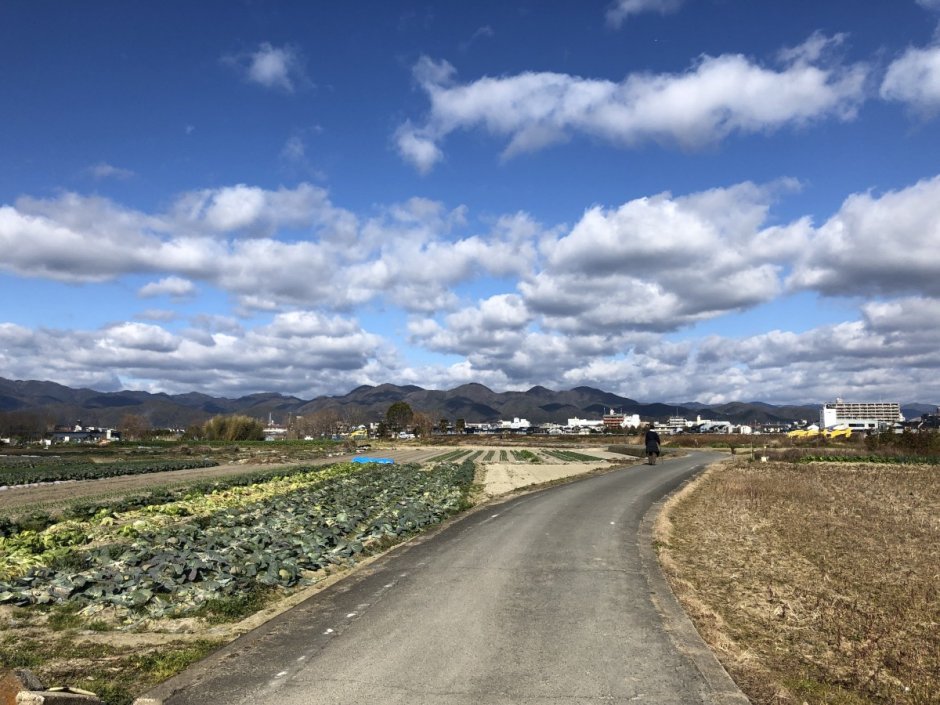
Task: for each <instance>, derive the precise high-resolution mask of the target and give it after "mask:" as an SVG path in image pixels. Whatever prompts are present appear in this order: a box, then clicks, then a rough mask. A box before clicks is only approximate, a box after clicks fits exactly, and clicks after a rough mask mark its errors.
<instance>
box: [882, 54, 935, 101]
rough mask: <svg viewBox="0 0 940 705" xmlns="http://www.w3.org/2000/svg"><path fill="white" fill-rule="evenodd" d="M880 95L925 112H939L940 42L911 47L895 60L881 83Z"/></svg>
mask: <svg viewBox="0 0 940 705" xmlns="http://www.w3.org/2000/svg"><path fill="white" fill-rule="evenodd" d="M881 97H882V98H884V99H885V100H891V101H896V102H900V103H905V104H907V105H908V106H909V107H910V108H911V109H912V110H914V111H915V112H918V113H922V114H925V115H934V114H936V113H937V112H938V111H940V45H934V46H931V47H927V48H924V49H916V48H910V49H908V50H907V51H905V52H904V53H903V54H902V55H901V56H900V57H898V58H897V59H895V60H894V61H893V62H892V63H891V65H890V66H888V70H887V72H886V73H885V77H884V80H882V82H881Z"/></svg>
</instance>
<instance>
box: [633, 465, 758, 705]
mask: <svg viewBox="0 0 940 705" xmlns="http://www.w3.org/2000/svg"><path fill="white" fill-rule="evenodd" d="M722 462H726V461H723V460H719V461H717V463H712V464H711V465H708V466H707V467H706V468H705V469H704V470H703V471H702V472H700V473H698V474H697V475H695V476H694V477H693V478H691V479H689V480H687V481H686V482H684V483H683V484H682V485H680V486H679V487H678V488H677V489H675V490H674V491H672V492H671V493H669V494H668V495H666V496H665V497H663V498H662V499H661V500H659V501H658V502H656V503H655V504H654V505H653V506H652V507H650V509H649V510H648V511H647V512H646V514H645V515H644V517H643V520H642V522H641V523H640V529H639V531H638V533H637V544H638V547H639V551H640V560H641V562H642V567H643V572H644V574H645V575H646V580H647V582H648V584H649V587H650V599H651V600H652V602H653V605H654V606H655V607H656V609H657V611H658V612H659V614H660V615H661V616H662V619H663V628H664V629H665V631H666V633H667V634H668V635H669V638H670V639H672V641H673V643H674V644H675V645H676V648H677V649H678V650H679V652H680V653H682V654H684V655H685V656H687V657H688V658H689V660H690V661H691V662H692V663H693V665H694V666H695V668H696V669H697V670H698V672H699V673H700V674H701V675H702V678H704V679H705V682H706V683H707V684H708V686H709V690H708V692H706V693H703V696H704V698H705V700H704V702H707V703H708V705H750V702H751V701H750V700H749V699H748V698H747V696H746V695H745V694H744V693H743V691H742V690H741V689H740V688H739V687H738V685H737V684H736V683H735V682H734V680H733V679H732V678H731V676H730V675H729V674H728V671H726V670H725V667H724V666H723V665H722V664H721V662H720V661H719V660H718V657H717V656H716V655H715V652H714V651H712V649H711V647H709V645H708V644H707V643H706V642H705V640H704V639H703V638H702V635H701V634H699V632H698V630H697V629H696V628H695V624H693V622H692V619H691V618H690V617H689V615H688V613H687V612H686V611H685V609H684V608H683V607H682V605H681V603H680V602H679V598H678V597H677V596H676V594H675V593H674V592H673V590H672V586H671V585H670V583H669V581H668V580H667V579H666V575H665V573H664V571H663V566H662V564H661V563H660V560H659V557H658V556H657V551H656V545H657V544H656V542H657V541H658V529H659V527H658V525H659V523H660V520H661V518H663V513H664V512H668V507H667V505H668V504H670V503H671V502H672V500H673V499H674V498H678V497H679V496H680V495H682V494H685V493H686V492H689V491H692V489H694V487H695V484H696V483H697V482H699V480H700V478H702V477H704V475H705V474H706V473H707V472H708V471H709V468H711V467H713V466H714V465H716V464H718V463H722Z"/></svg>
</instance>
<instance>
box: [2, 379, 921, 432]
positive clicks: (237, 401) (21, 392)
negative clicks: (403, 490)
mask: <svg viewBox="0 0 940 705" xmlns="http://www.w3.org/2000/svg"><path fill="white" fill-rule="evenodd" d="M396 401H404V402H406V403H408V404H409V405H410V406H411V407H412V408H413V409H414V410H415V411H420V412H422V413H425V414H427V415H428V416H430V417H431V419H432V421H433V422H434V423H437V421H438V420H439V419H441V418H445V419H448V420H449V421H454V420H456V419H458V418H462V419H464V421H466V422H468V423H479V422H492V421H497V420H499V419H511V418H513V417H520V418H526V419H528V420H529V421H530V422H532V423H545V422H556V423H564V422H565V421H567V419H569V418H573V417H579V418H595V419H596V418H600V416H602V415H603V414H604V413H607V412H608V411H610V410H611V409H613V410H615V411H617V412H624V413H627V414H640V416H641V417H642V418H643V419H644V420H646V419H656V420H664V419H666V418H667V417H669V416H674V415H678V416H685V417H687V418H694V417H695V416H701V417H703V418H709V419H712V420H727V421H731V422H733V423H738V424H741V423H743V424H754V423H787V422H790V421H796V420H807V421H810V422H813V421H815V420H816V419H817V418H818V416H819V406H820V405H819V404H804V405H792V404H790V405H780V406H776V405H773V404H768V403H766V402H760V401H751V402H738V401H735V402H728V403H725V404H701V403H698V402H685V403H678V404H677V403H665V402H651V403H641V402H638V401H637V400H635V399H632V398H630V397H625V396H620V395H618V394H614V393H612V392H607V391H604V390H601V389H596V388H594V387H588V386H579V387H575V388H573V389H569V390H561V391H554V390H551V389H547V388H546V387H543V386H538V385H537V386H534V387H531V388H530V389H528V390H526V391H521V392H520V391H507V392H495V391H493V390H492V389H490V388H489V387H486V386H485V385H482V384H479V383H476V382H471V383H467V384H462V385H460V386H457V387H454V388H453V389H449V390H435V389H424V388H422V387H418V386H416V385H395V384H391V383H385V384H380V385H360V386H358V387H356V388H355V389H352V390H351V391H349V392H347V393H346V394H343V395H334V396H320V397H316V398H314V399H310V400H305V399H301V398H299V397H297V396H292V395H285V394H281V393H278V392H256V393H253V394H247V395H244V396H241V397H237V398H228V397H213V396H211V395H208V394H203V393H201V392H187V393H184V394H166V393H164V392H159V393H151V392H143V391H134V390H120V391H116V392H102V391H98V390H94V389H88V388H72V387H68V386H66V385H62V384H59V383H57V382H50V381H41V380H25V381H24V380H9V379H5V378H2V377H0V413H7V414H11V413H12V414H22V413H34V414H35V413H41V414H45V415H46V416H47V417H50V421H51V422H53V423H59V424H69V425H71V424H75V423H78V422H79V421H81V422H82V423H84V424H86V425H99V426H116V425H118V424H119V423H120V421H121V419H122V418H123V417H124V416H125V415H126V414H137V415H140V416H144V417H145V418H147V419H148V420H149V422H150V423H151V425H153V426H154V427H185V426H187V425H189V424H192V423H199V422H202V421H204V420H206V419H208V418H210V417H211V416H214V415H217V414H234V413H242V414H248V415H250V416H254V417H255V418H259V419H262V420H267V419H268V418H269V417H270V418H273V420H274V421H275V422H281V423H283V422H284V421H286V419H287V417H288V416H305V415H309V414H316V413H321V412H323V413H333V414H336V415H338V416H339V417H340V418H344V419H347V420H351V421H354V422H356V423H363V422H368V421H379V420H381V419H382V418H384V416H385V412H386V410H387V409H388V407H389V406H390V405H391V404H393V403H395V402H396ZM905 406H906V407H908V408H910V410H911V411H914V410H921V409H924V408H931V407H930V405H926V404H910V405H905ZM915 415H919V413H917V414H915ZM905 416H907V414H905Z"/></svg>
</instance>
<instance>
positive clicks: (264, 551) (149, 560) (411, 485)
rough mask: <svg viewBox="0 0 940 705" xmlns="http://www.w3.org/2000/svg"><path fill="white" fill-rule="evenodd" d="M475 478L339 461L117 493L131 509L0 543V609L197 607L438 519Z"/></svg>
mask: <svg viewBox="0 0 940 705" xmlns="http://www.w3.org/2000/svg"><path fill="white" fill-rule="evenodd" d="M242 481H243V482H244V478H242ZM472 482H473V464H472V463H470V462H464V463H459V464H458V463H440V464H438V465H436V466H434V467H433V468H431V469H430V470H428V469H422V468H421V467H420V466H417V465H403V466H394V467H390V466H384V465H377V464H367V465H354V464H352V463H342V464H337V465H331V466H328V467H326V468H297V469H294V470H293V471H290V472H284V471H281V472H280V473H279V474H271V475H270V476H268V477H267V478H263V479H260V480H257V481H255V482H251V483H248V484H240V483H237V482H231V483H221V482H220V483H216V486H215V487H214V489H211V490H208V488H207V487H206V486H202V487H195V488H192V487H191V488H188V489H186V490H182V489H176V490H160V491H158V492H155V493H153V494H152V495H151V500H150V501H146V500H145V499H143V498H144V497H145V495H141V496H139V497H137V498H128V499H127V500H122V501H128V502H130V503H131V504H132V505H133V506H130V507H125V506H122V505H121V504H120V503H118V504H112V505H107V506H102V507H99V508H97V509H95V508H94V507H93V506H92V505H86V506H84V507H83V508H78V509H73V511H72V512H71V513H70V514H71V515H72V518H67V517H65V516H63V517H59V518H58V519H57V520H55V521H53V523H51V524H50V525H49V526H46V527H45V528H43V529H41V530H31V529H22V528H19V530H16V529H17V528H18V527H14V530H13V531H11V532H10V533H9V535H7V536H6V537H2V538H0V604H14V605H19V606H27V605H35V604H39V605H49V604H57V603H63V602H74V603H77V606H79V607H81V608H83V609H89V610H95V609H99V608H100V607H102V606H113V607H116V608H118V609H119V610H120V611H122V612H123V613H125V614H126V615H128V616H130V615H138V616H140V617H141V618H143V617H147V616H153V617H164V616H183V615H187V614H193V613H197V612H198V611H199V610H200V609H201V608H202V607H203V606H204V605H206V604H207V603H209V602H210V601H213V600H219V599H225V598H235V597H239V596H243V595H245V594H250V593H252V591H255V590H257V589H259V588H271V587H275V586H280V587H291V586H294V585H297V584H301V583H307V582H311V581H313V580H315V579H316V577H317V575H318V574H319V573H318V571H321V569H324V568H327V567H329V566H331V565H336V564H348V563H350V562H353V561H355V558H356V556H357V555H359V554H362V553H363V552H368V551H369V550H370V548H371V547H373V546H376V545H381V544H382V543H383V542H384V541H388V540H392V539H395V538H397V537H400V536H403V535H407V534H410V533H413V532H416V531H418V530H420V529H421V528H423V527H426V526H428V525H430V524H434V523H437V522H440V521H441V520H442V519H444V518H445V517H447V516H449V515H451V514H453V513H454V512H456V511H459V510H460V509H462V508H464V507H466V506H467V504H468V500H467V496H468V493H469V491H470V488H471V484H472ZM92 511H93V513H92V514H90V515H89V512H92ZM76 515H77V516H76Z"/></svg>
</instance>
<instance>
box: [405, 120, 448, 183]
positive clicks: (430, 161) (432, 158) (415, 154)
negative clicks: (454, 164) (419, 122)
mask: <svg viewBox="0 0 940 705" xmlns="http://www.w3.org/2000/svg"><path fill="white" fill-rule="evenodd" d="M395 143H396V145H397V147H398V153H399V155H401V158H402V159H404V160H405V161H407V162H410V163H411V164H412V165H413V166H414V167H415V168H416V169H417V170H418V171H419V172H421V173H422V174H427V173H428V172H430V171H431V169H433V168H434V166H435V165H436V164H437V163H438V162H439V161H441V160H442V159H443V158H444V153H443V152H442V151H441V149H440V148H439V147H438V146H437V145H436V144H435V143H434V140H433V139H432V138H431V137H428V136H426V135H423V134H422V133H421V131H420V130H416V129H415V128H414V126H413V125H412V124H411V123H410V122H406V123H405V124H404V125H402V126H401V127H399V128H398V130H397V131H396V133H395Z"/></svg>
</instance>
